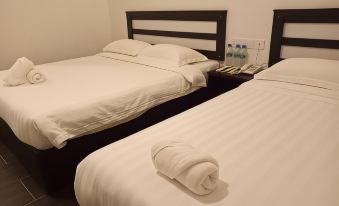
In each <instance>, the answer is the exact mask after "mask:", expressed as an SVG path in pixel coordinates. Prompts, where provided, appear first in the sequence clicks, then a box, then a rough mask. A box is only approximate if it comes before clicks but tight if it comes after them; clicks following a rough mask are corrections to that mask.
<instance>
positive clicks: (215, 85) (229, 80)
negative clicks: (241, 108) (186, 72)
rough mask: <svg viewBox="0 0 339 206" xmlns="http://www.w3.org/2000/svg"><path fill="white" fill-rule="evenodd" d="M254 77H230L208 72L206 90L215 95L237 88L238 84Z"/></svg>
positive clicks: (244, 75) (224, 74) (222, 73)
mask: <svg viewBox="0 0 339 206" xmlns="http://www.w3.org/2000/svg"><path fill="white" fill-rule="evenodd" d="M253 77H254V75H250V74H236V75H230V74H227V73H224V72H217V71H215V70H213V71H210V72H208V88H209V90H210V91H211V92H213V93H215V95H219V94H221V93H224V92H227V91H229V90H231V89H234V88H236V87H238V86H239V85H240V84H242V83H244V82H247V81H249V80H251V79H253Z"/></svg>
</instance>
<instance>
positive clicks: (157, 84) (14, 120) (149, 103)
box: [0, 53, 216, 149]
mask: <svg viewBox="0 0 339 206" xmlns="http://www.w3.org/2000/svg"><path fill="white" fill-rule="evenodd" d="M206 65H207V66H210V67H213V65H214V67H215V66H216V62H209V63H206ZM185 68H186V69H185ZM185 68H184V67H182V68H170V67H168V66H166V65H163V64H162V63H161V62H157V61H155V60H154V61H149V60H145V59H137V58H135V57H129V56H125V55H119V54H105V53H102V54H98V55H96V56H89V57H84V58H78V59H72V60H67V61H61V62H55V63H51V64H44V65H40V66H37V69H40V70H41V71H42V72H43V73H44V74H45V75H46V77H47V81H46V82H44V83H41V84H35V85H32V84H25V85H21V86H18V87H4V86H3V85H2V84H1V86H0V117H1V118H2V119H4V120H5V121H6V122H7V123H8V124H9V126H10V127H11V129H12V130H13V132H14V133H15V135H16V136H17V137H18V138H19V139H20V140H21V141H23V142H25V143H27V144H29V145H32V146H33V147H35V148H37V149H48V148H51V147H53V146H55V147H57V148H61V147H63V146H64V145H65V144H66V140H68V139H71V138H75V137H79V136H81V135H84V134H87V133H91V132H94V131H98V130H101V129H104V128H107V127H113V126H115V125H117V124H120V123H123V122H126V121H128V120H130V119H132V118H135V117H137V116H139V115H141V114H142V113H143V112H145V111H146V110H147V109H149V108H151V107H154V106H156V105H158V104H161V103H163V102H165V101H168V100H170V99H174V98H176V97H179V96H182V95H185V94H187V93H189V92H191V91H192V90H194V89H196V88H199V87H201V86H204V85H205V84H206V79H205V77H204V75H203V73H202V71H200V70H199V69H194V68H195V67H194V65H192V66H188V67H185ZM6 72H8V71H1V72H0V79H2V78H3V77H4V76H5V75H6Z"/></svg>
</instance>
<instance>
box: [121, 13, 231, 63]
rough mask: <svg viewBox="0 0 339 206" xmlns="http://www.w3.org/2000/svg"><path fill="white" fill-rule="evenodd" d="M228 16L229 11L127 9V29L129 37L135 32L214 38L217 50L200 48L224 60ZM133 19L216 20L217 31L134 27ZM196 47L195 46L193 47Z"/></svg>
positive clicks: (210, 57) (208, 54)
mask: <svg viewBox="0 0 339 206" xmlns="http://www.w3.org/2000/svg"><path fill="white" fill-rule="evenodd" d="M226 16H227V11H225V10H223V11H221V10H218V11H127V12H126V17H127V29H128V38H130V39H133V38H134V34H142V35H153V36H164V37H176V38H188V39H203V40H214V41H215V44H216V46H215V48H216V49H215V51H209V50H199V49H195V50H197V51H199V52H200V53H202V54H204V55H205V56H207V57H208V58H209V59H214V60H220V61H223V60H224V59H225V44H226V41H225V40H226ZM133 20H171V21H201V22H216V24H217V29H216V33H197V32H179V31H163V30H149V29H135V28H133ZM193 49H194V48H193Z"/></svg>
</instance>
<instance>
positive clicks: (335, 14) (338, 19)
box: [269, 8, 339, 66]
mask: <svg viewBox="0 0 339 206" xmlns="http://www.w3.org/2000/svg"><path fill="white" fill-rule="evenodd" d="M285 23H339V8H332V9H284V10H274V17H273V26H272V36H271V47H270V57H269V66H271V65H273V64H275V63H277V62H279V61H281V60H282V58H281V47H282V46H283V45H286V46H299V47H313V48H327V49H339V40H328V39H326V40H325V39H309V38H290V37H283V32H284V26H285Z"/></svg>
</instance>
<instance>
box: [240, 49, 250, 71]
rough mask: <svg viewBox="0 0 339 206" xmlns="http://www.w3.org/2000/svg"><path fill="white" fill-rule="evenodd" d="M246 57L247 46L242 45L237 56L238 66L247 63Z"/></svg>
mask: <svg viewBox="0 0 339 206" xmlns="http://www.w3.org/2000/svg"><path fill="white" fill-rule="evenodd" d="M247 58H248V53H247V46H246V45H242V46H241V49H240V56H239V59H240V65H239V67H242V66H244V65H245V64H246V63H247Z"/></svg>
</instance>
